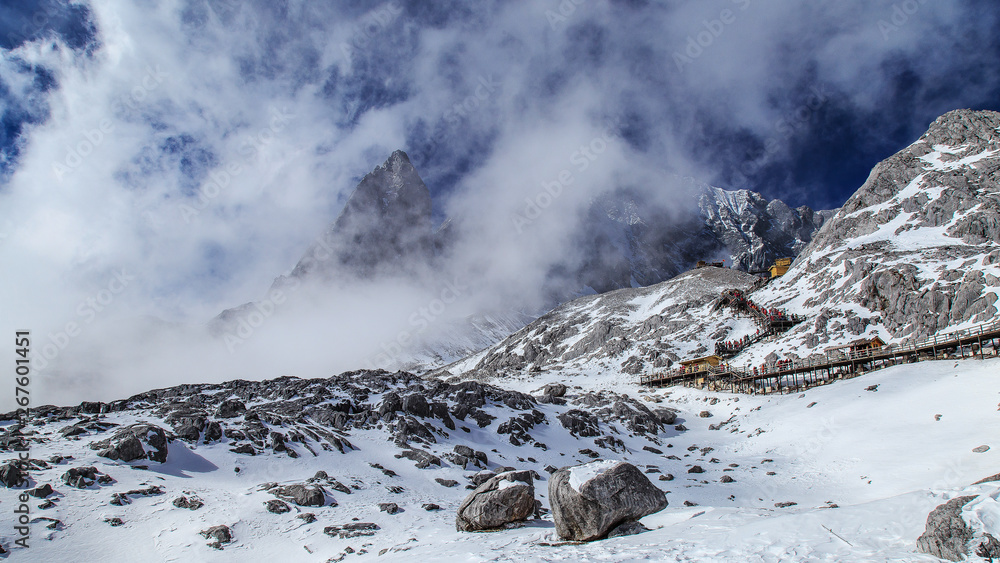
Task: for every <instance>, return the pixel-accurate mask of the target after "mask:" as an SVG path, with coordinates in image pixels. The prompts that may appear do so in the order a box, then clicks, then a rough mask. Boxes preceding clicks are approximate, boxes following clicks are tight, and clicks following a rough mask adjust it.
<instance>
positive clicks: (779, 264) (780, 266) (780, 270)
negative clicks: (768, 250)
mask: <svg viewBox="0 0 1000 563" xmlns="http://www.w3.org/2000/svg"><path fill="white" fill-rule="evenodd" d="M791 265H792V259H791V258H779V259H777V260H775V261H774V265H773V266H771V268H770V270H771V277H772V278H776V277H779V276H783V275H785V272H787V271H788V267H789V266H791Z"/></svg>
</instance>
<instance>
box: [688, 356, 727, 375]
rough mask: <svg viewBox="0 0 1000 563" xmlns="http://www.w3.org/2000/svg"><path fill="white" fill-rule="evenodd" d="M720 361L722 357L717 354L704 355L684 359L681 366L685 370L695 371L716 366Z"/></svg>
mask: <svg viewBox="0 0 1000 563" xmlns="http://www.w3.org/2000/svg"><path fill="white" fill-rule="evenodd" d="M721 363H722V358H721V357H719V356H705V357H704V358H695V359H693V360H684V361H683V362H681V368H683V369H684V371H685V372H690V373H695V372H699V371H708V368H709V367H718V366H719V364H721Z"/></svg>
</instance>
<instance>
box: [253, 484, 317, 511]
mask: <svg viewBox="0 0 1000 563" xmlns="http://www.w3.org/2000/svg"><path fill="white" fill-rule="evenodd" d="M267 491H268V492H269V493H271V494H272V495H274V496H276V497H278V498H280V499H283V500H287V501H288V502H293V503H295V504H297V505H299V506H323V505H325V504H326V494H325V493H324V492H323V488H322V487H320V486H318V485H301V484H294V485H283V486H273V487H269V488H268V489H267Z"/></svg>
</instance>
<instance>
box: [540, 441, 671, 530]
mask: <svg viewBox="0 0 1000 563" xmlns="http://www.w3.org/2000/svg"><path fill="white" fill-rule="evenodd" d="M549 502H550V503H551V505H552V519H553V521H554V522H555V525H556V533H558V534H559V536H560V537H562V538H564V539H567V540H573V541H592V540H596V539H601V538H603V537H605V536H607V535H608V533H609V532H611V531H612V530H614V529H615V528H617V527H619V526H621V525H622V524H626V523H629V522H634V521H637V520H638V519H640V518H642V517H643V516H646V515H648V514H652V513H654V512H658V511H660V510H663V509H664V508H666V506H667V497H666V495H665V494H664V493H663V491H661V490H660V489H658V488H657V487H656V486H655V485H653V483H652V482H650V480H649V479H648V478H646V476H645V475H644V474H643V473H642V471H640V470H639V469H638V468H636V467H635V466H634V465H632V464H630V463H626V462H620V461H603V460H602V461H595V462H591V463H587V464H584V465H578V466H575V467H564V468H563V469H560V470H559V471H557V472H556V473H555V474H553V475H552V478H551V479H550V480H549ZM622 532H623V533H624V532H625V529H623V530H622Z"/></svg>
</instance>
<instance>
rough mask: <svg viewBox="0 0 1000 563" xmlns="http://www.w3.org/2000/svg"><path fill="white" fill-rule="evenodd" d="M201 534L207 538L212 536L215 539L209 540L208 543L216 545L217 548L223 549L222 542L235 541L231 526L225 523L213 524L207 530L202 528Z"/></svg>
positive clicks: (212, 545)
mask: <svg viewBox="0 0 1000 563" xmlns="http://www.w3.org/2000/svg"><path fill="white" fill-rule="evenodd" d="M201 535H202V536H204V537H205V538H206V539H209V538H211V539H212V540H213V541H211V542H209V544H208V545H209V546H211V547H214V548H215V549H222V544H224V543H230V542H232V541H233V532H232V530H230V529H229V526H226V525H225V524H220V525H218V526H212V527H211V528H209V529H207V530H202V531H201Z"/></svg>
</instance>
